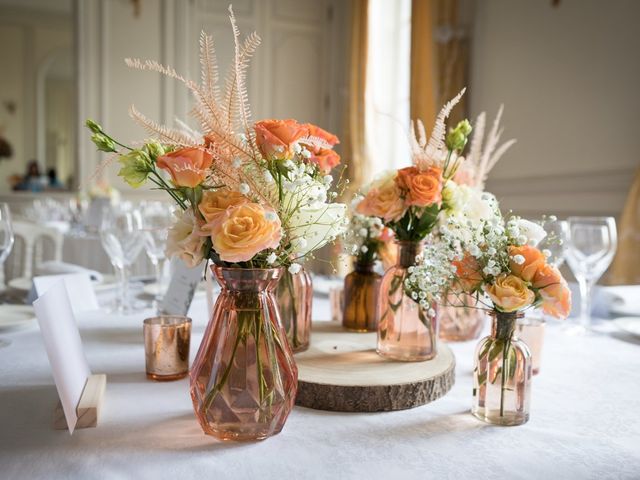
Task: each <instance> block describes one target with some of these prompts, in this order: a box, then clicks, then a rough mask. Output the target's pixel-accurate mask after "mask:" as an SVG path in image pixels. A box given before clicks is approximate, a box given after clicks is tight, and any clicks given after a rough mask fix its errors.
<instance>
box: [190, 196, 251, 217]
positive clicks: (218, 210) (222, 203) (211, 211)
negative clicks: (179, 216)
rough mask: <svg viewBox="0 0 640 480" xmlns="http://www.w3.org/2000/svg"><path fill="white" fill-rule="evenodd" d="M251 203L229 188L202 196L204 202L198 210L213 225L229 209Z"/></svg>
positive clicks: (199, 205)
mask: <svg viewBox="0 0 640 480" xmlns="http://www.w3.org/2000/svg"><path fill="white" fill-rule="evenodd" d="M243 203H249V199H248V198H247V197H245V196H244V195H242V194H241V193H239V192H235V191H233V190H231V189H229V188H219V189H217V190H207V191H205V192H204V193H203V194H202V200H201V201H200V203H199V204H198V210H200V213H201V214H202V216H203V217H204V220H205V222H207V223H209V224H210V223H212V222H215V221H216V220H218V219H219V218H220V217H221V216H222V215H223V214H224V212H226V211H227V208H229V207H235V206H236V205H242V204H243Z"/></svg>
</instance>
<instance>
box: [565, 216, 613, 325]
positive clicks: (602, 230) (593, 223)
mask: <svg viewBox="0 0 640 480" xmlns="http://www.w3.org/2000/svg"><path fill="white" fill-rule="evenodd" d="M567 222H568V224H569V230H568V234H569V235H568V238H567V263H568V264H569V267H570V268H571V270H572V271H573V274H574V275H575V277H576V280H578V284H579V286H580V320H579V325H578V326H577V327H576V328H573V329H571V331H572V333H579V334H581V333H585V332H587V331H589V330H590V328H591V296H592V290H593V286H594V285H595V283H596V282H597V281H598V279H599V278H600V277H601V276H602V274H603V273H604V272H605V271H606V270H607V268H608V267H609V265H610V264H611V261H612V260H613V256H614V254H615V252H616V246H617V233H616V221H615V219H614V218H613V217H569V218H568V220H567Z"/></svg>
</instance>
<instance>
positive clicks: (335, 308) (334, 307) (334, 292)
mask: <svg viewBox="0 0 640 480" xmlns="http://www.w3.org/2000/svg"><path fill="white" fill-rule="evenodd" d="M329 304H330V306H331V321H333V322H340V323H342V313H343V309H344V286H343V285H340V286H338V287H331V288H330V289H329Z"/></svg>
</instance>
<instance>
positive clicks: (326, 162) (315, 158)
mask: <svg viewBox="0 0 640 480" xmlns="http://www.w3.org/2000/svg"><path fill="white" fill-rule="evenodd" d="M308 161H309V162H311V163H315V164H316V165H318V168H319V169H320V171H321V172H322V173H325V174H326V173H329V172H330V171H331V169H332V168H333V167H335V166H337V165H339V164H340V155H338V154H337V153H336V152H334V151H333V150H328V149H326V148H322V149H320V150H318V152H317V153H312V154H311V156H310V157H309V160H308Z"/></svg>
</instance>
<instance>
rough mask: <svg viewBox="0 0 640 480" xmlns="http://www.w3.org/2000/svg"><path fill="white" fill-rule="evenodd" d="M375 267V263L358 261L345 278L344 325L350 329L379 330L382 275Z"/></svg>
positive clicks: (361, 330) (362, 330) (357, 330)
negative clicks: (379, 297)
mask: <svg viewBox="0 0 640 480" xmlns="http://www.w3.org/2000/svg"><path fill="white" fill-rule="evenodd" d="M373 267H374V264H373V263H361V262H356V263H355V265H354V270H353V272H351V273H350V274H349V275H347V276H346V277H345V279H344V311H343V314H342V325H343V326H344V328H346V329H348V330H354V331H356V332H375V331H377V330H378V314H377V308H378V292H379V290H380V281H381V280H382V277H381V276H380V275H379V274H378V273H376V272H374V271H373Z"/></svg>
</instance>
